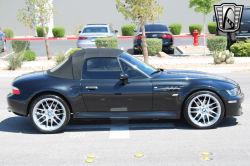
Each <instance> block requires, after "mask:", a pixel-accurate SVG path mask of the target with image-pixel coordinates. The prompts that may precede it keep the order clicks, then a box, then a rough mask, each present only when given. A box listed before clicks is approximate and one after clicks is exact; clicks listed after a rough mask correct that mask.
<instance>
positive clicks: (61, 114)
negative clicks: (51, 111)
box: [56, 113, 64, 115]
mask: <svg viewBox="0 0 250 166" xmlns="http://www.w3.org/2000/svg"><path fill="white" fill-rule="evenodd" d="M56 115H64V113H58V114H56Z"/></svg>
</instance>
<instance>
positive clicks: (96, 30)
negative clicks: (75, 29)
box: [82, 27, 108, 33]
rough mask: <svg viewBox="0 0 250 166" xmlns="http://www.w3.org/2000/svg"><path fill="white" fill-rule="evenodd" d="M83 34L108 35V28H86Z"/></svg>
mask: <svg viewBox="0 0 250 166" xmlns="http://www.w3.org/2000/svg"><path fill="white" fill-rule="evenodd" d="M82 33H108V28H107V27H85V28H84V29H83V31H82Z"/></svg>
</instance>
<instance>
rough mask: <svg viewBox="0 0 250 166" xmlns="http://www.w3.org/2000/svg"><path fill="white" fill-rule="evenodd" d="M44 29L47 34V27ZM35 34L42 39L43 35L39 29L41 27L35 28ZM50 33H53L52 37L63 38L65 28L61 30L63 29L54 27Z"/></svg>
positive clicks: (41, 29) (41, 28)
mask: <svg viewBox="0 0 250 166" xmlns="http://www.w3.org/2000/svg"><path fill="white" fill-rule="evenodd" d="M45 29H46V32H47V33H48V32H49V27H48V26H46V27H45ZM36 32H37V36H38V37H44V35H43V27H41V26H40V27H37V28H36ZM52 33H53V36H54V37H64V36H65V28H63V27H54V28H53V29H52Z"/></svg>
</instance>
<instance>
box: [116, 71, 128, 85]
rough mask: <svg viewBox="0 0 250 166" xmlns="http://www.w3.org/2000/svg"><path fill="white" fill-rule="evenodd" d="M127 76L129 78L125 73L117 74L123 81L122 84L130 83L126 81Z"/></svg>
mask: <svg viewBox="0 0 250 166" xmlns="http://www.w3.org/2000/svg"><path fill="white" fill-rule="evenodd" d="M128 78H129V76H128V75H127V74H124V73H121V74H120V76H119V79H120V80H122V81H123V84H124V85H126V84H130V83H129V82H128Z"/></svg>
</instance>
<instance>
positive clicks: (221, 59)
mask: <svg viewBox="0 0 250 166" xmlns="http://www.w3.org/2000/svg"><path fill="white" fill-rule="evenodd" d="M213 57H214V63H215V64H221V63H226V64H233V63H234V53H232V52H230V51H228V50H226V51H213Z"/></svg>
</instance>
